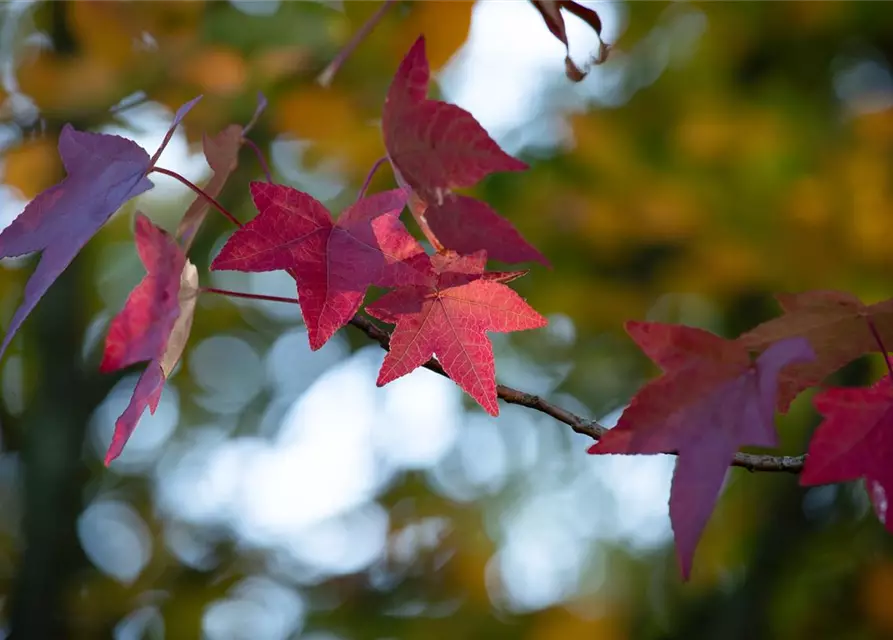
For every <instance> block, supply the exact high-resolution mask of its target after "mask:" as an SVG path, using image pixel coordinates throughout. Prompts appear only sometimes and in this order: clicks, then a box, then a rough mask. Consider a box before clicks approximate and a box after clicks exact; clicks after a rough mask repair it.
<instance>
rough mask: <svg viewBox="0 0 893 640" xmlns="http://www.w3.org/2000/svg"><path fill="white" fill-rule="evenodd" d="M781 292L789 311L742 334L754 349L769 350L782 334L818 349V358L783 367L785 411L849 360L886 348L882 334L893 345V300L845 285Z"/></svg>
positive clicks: (781, 403) (781, 406)
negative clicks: (868, 296) (865, 298)
mask: <svg viewBox="0 0 893 640" xmlns="http://www.w3.org/2000/svg"><path fill="white" fill-rule="evenodd" d="M775 298H776V300H778V303H779V304H780V305H781V308H782V310H783V311H784V314H783V315H781V316H779V317H777V318H773V319H772V320H769V321H768V322H764V323H763V324H761V325H758V326H756V327H754V328H753V329H752V330H750V331H748V332H747V333H744V334H742V335H741V336H739V337H738V340H739V341H740V342H741V343H742V344H743V345H745V346H746V347H748V348H750V349H754V350H763V349H765V348H767V347H769V346H770V345H771V344H773V343H775V342H777V341H778V340H784V339H785V338H791V337H794V336H802V337H804V338H806V339H807V340H809V343H810V344H811V345H812V348H813V349H814V350H815V353H816V359H815V361H813V362H809V363H805V364H798V365H795V366H792V367H789V368H788V369H786V370H785V371H784V372H783V373H782V375H781V378H780V380H779V393H778V408H779V410H780V411H783V412H784V411H787V409H788V407H789V406H790V404H791V402H792V401H793V400H794V398H795V397H797V395H798V394H799V393H800V392H801V391H803V390H804V389H808V388H809V387H812V386H815V385H817V384H819V383H820V382H822V381H823V380H824V379H825V378H827V377H828V376H829V375H831V374H832V373H834V372H835V371H837V370H838V369H840V368H841V367H843V366H844V365H846V364H847V363H849V362H851V361H853V360H855V359H856V358H858V357H860V356H862V355H865V354H866V353H872V352H876V351H880V346H879V344H878V337H879V338H880V339H881V341H882V342H883V344H884V345H885V346H887V347H891V348H893V300H886V301H884V302H879V303H877V304H872V305H866V304H864V303H863V302H862V301H860V300H859V299H858V298H857V297H856V296H854V295H852V294H851V293H845V292H842V291H807V292H804V293H794V294H784V293H782V294H777V295H776V296H775ZM875 331H876V332H877V336H875V333H874V332H875Z"/></svg>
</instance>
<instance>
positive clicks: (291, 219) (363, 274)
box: [211, 182, 424, 350]
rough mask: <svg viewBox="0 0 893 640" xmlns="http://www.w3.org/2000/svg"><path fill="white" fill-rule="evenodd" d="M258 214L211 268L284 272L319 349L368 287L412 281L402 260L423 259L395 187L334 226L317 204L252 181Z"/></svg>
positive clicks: (355, 207)
mask: <svg viewBox="0 0 893 640" xmlns="http://www.w3.org/2000/svg"><path fill="white" fill-rule="evenodd" d="M251 196H252V198H253V199H254V204H255V206H256V207H257V210H258V212H259V213H258V215H257V217H255V218H254V219H253V220H251V222H249V223H248V224H246V225H245V226H244V227H242V228H241V229H239V230H238V231H236V232H235V233H234V234H233V235H232V237H230V239H229V240H228V241H227V242H226V244H225V245H224V247H223V249H222V250H221V251H220V254H219V255H218V256H217V258H215V259H214V262H213V263H212V264H211V269H212V270H228V271H277V270H280V269H285V270H288V271H289V273H291V275H292V276H293V277H294V278H295V280H296V281H297V285H298V302H299V303H300V305H301V312H302V313H303V315H304V322H305V323H306V325H307V331H308V334H309V338H310V347H311V348H312V349H314V350H316V349H319V348H320V347H321V346H322V345H323V344H325V342H326V341H327V340H328V339H329V338H331V337H332V335H334V333H335V332H336V331H337V330H338V329H340V328H341V327H343V326H344V325H345V324H347V322H348V321H349V320H350V319H351V318H352V317H353V315H354V314H355V313H356V312H357V310H358V309H359V308H360V305H361V304H362V303H363V297H364V296H365V295H366V289H368V288H369V286H370V285H380V286H389V285H394V284H399V283H401V282H402V281H403V280H402V276H401V272H402V271H403V270H405V271H406V273H407V275H408V276H410V277H412V274H411V271H413V270H412V269H410V268H409V267H405V266H404V263H405V261H407V260H409V259H410V258H412V257H413V256H419V255H424V250H423V249H422V247H421V246H420V245H419V243H418V242H416V240H415V238H413V237H412V236H411V235H410V234H409V232H408V231H407V230H406V228H405V227H404V226H403V223H401V222H400V212H401V211H402V209H403V207H404V206H405V204H406V196H405V194H404V193H403V191H402V190H400V189H394V190H391V191H385V192H383V193H377V194H375V195H372V196H369V197H367V198H364V199H362V200H360V201H359V202H357V203H356V204H354V205H352V206H350V207H348V208H347V209H346V210H345V211H344V212H343V213H342V214H341V215H340V216H339V217H338V220H337V221H336V222H333V221H332V216H331V214H330V213H329V211H328V210H327V209H326V208H325V206H323V204H322V203H321V202H319V201H318V200H316V199H314V198H313V197H312V196H310V195H308V194H306V193H303V192H301V191H297V190H296V189H292V188H291V187H286V186H282V185H276V184H269V183H266V182H253V183H251Z"/></svg>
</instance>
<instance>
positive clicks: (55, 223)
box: [0, 98, 199, 358]
mask: <svg viewBox="0 0 893 640" xmlns="http://www.w3.org/2000/svg"><path fill="white" fill-rule="evenodd" d="M198 100H199V98H196V99H194V100H192V101H191V102H188V103H187V104H185V105H183V106H182V107H180V109H179V110H178V111H177V113H176V114H175V116H174V121H173V123H172V124H171V128H170V130H169V131H168V134H167V136H166V137H165V140H164V142H163V143H162V145H161V147H160V148H159V149H158V151H157V152H156V153H155V156H154V157H153V158H149V155H148V154H147V153H146V152H145V151H144V150H143V148H142V147H140V146H139V145H138V144H136V143H135V142H133V141H132V140H128V139H126V138H122V137H120V136H113V135H107V134H102V133H86V132H83V131H77V130H76V129H74V128H73V127H72V126H70V125H65V126H64V127H63V128H62V133H61V134H60V136H59V155H60V156H61V157H62V163H63V164H64V166H65V171H66V172H67V174H68V175H67V176H66V177H65V179H63V180H62V182H60V183H58V184H56V185H54V186H52V187H50V188H49V189H47V190H46V191H43V192H42V193H40V194H39V195H38V196H37V197H36V198H34V200H32V201H31V202H30V203H28V206H27V207H25V210H24V211H23V212H22V213H21V214H19V216H18V217H17V218H16V219H15V220H13V221H12V224H10V225H9V226H8V227H6V228H5V229H4V230H3V231H2V232H0V258H10V257H14V256H21V255H24V254H26V253H32V252H34V251H41V252H42V254H41V256H40V262H39V263H38V265H37V268H36V269H35V270H34V273H33V274H32V275H31V278H30V279H29V280H28V284H27V285H26V286H25V299H24V301H23V302H22V304H21V306H20V307H19V308H18V309H16V311H15V314H13V316H12V320H11V321H10V323H9V326H8V327H7V328H6V335H5V336H4V338H3V343H2V345H0V358H2V357H3V354H4V353H5V352H6V349H7V347H8V346H9V343H10V342H11V341H12V338H13V336H15V334H16V332H17V331H18V329H19V327H20V326H21V325H22V322H24V320H25V318H26V317H28V314H30V313H31V311H33V310H34V307H35V306H37V303H38V302H39V301H40V299H41V298H42V297H43V295H44V294H45V293H46V292H47V290H48V289H49V288H50V286H51V285H52V284H53V282H54V281H55V280H56V278H58V277H59V275H60V274H61V273H62V272H63V271H64V270H65V268H66V267H68V265H69V264H71V261H72V260H74V258H75V256H76V255H77V254H78V252H79V251H80V250H81V248H83V246H84V245H85V244H86V243H87V241H88V240H90V238H92V237H93V236H94V235H95V234H96V232H97V231H99V229H100V227H102V225H103V224H105V222H106V221H107V220H108V219H109V218H110V217H111V216H112V214H113V213H115V211H117V210H118V209H119V208H120V207H121V205H123V204H124V203H125V202H127V201H128V200H130V199H131V198H134V197H136V196H138V195H139V194H141V193H143V192H145V191H148V190H149V189H151V188H152V186H153V185H152V182H151V181H150V180H149V179H148V178H147V177H146V175H147V173H148V171H149V169H150V168H151V167H152V165H153V163H154V161H155V160H156V159H157V158H158V156H159V155H160V154H161V151H162V149H163V148H164V146H165V145H166V144H167V142H168V141H169V140H170V137H171V135H172V134H173V130H174V128H176V126H177V125H178V124H179V123H180V121H181V120H182V119H183V118H184V117H185V116H186V114H187V113H188V112H189V110H190V109H191V108H192V106H193V105H194V104H195V103H196V102H198Z"/></svg>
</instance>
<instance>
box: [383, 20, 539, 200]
mask: <svg viewBox="0 0 893 640" xmlns="http://www.w3.org/2000/svg"><path fill="white" fill-rule="evenodd" d="M429 75H430V72H429V69H428V60H427V58H426V56H425V39H424V37H421V36H420V37H419V39H418V40H416V42H415V44H414V45H413V46H412V48H411V49H410V50H409V53H407V54H406V57H405V58H404V59H403V61H402V62H401V63H400V66H399V68H398V69H397V73H396V74H395V76H394V79H393V81H392V82H391V86H390V89H389V90H388V95H387V98H386V99H385V104H384V109H383V111H382V125H381V126H382V131H383V133H384V143H385V148H386V149H387V152H388V158H389V159H390V161H391V165H392V166H393V167H394V172H395V173H396V174H397V177H398V182H400V183H401V185H406V186H408V187H409V188H410V189H412V190H413V191H414V192H415V193H416V194H418V196H419V197H420V198H421V199H422V200H423V201H425V202H427V203H429V204H431V203H439V202H442V200H443V196H444V195H445V194H446V193H447V192H449V191H450V190H451V189H457V188H462V187H471V186H474V185H475V184H477V183H478V182H479V181H480V180H481V179H483V178H484V177H486V176H488V175H490V174H491V173H494V172H497V171H523V170H524V169H527V168H528V167H527V165H526V164H525V163H523V162H521V161H520V160H517V159H516V158H513V157H511V156H510V155H508V154H507V153H505V152H504V151H503V150H502V149H500V148H499V145H497V144H496V143H495V142H494V141H493V139H492V138H490V136H489V135H488V134H487V132H486V131H485V130H484V128H483V127H481V125H480V124H479V123H478V122H477V120H475V119H474V116H472V115H471V114H470V113H468V112H467V111H465V110H464V109H461V108H459V107H457V106H456V105H453V104H447V103H445V102H439V101H437V100H428V99H426V98H425V96H426V94H427V91H428V78H429Z"/></svg>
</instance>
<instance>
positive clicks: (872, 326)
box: [866, 317, 893, 380]
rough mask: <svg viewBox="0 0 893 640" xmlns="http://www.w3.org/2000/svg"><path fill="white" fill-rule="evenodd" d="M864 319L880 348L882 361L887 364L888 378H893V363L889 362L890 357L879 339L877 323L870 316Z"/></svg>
mask: <svg viewBox="0 0 893 640" xmlns="http://www.w3.org/2000/svg"><path fill="white" fill-rule="evenodd" d="M866 321H867V322H868V328H869V329H870V330H871V335H873V336H874V339H875V341H876V342H877V346H878V348H880V350H881V353H882V354H883V355H884V362H885V363H886V364H887V373H889V374H890V380H893V365H891V364H890V357H889V355H888V354H887V348H886V347H885V346H884V341H883V340H882V339H881V333H880V331H878V329H877V325H876V324H875V323H874V320H873V319H872V318H871V317H868V318H866Z"/></svg>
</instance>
